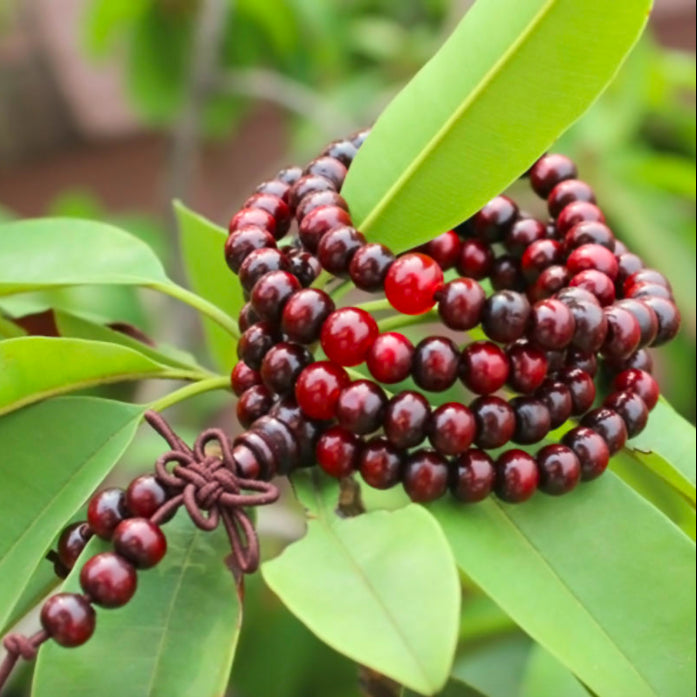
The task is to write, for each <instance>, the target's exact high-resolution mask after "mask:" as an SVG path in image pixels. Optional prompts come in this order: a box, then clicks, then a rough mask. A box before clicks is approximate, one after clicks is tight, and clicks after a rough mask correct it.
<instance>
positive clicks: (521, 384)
mask: <svg viewBox="0 0 697 697" xmlns="http://www.w3.org/2000/svg"><path fill="white" fill-rule="evenodd" d="M506 356H507V358H508V364H509V373H508V380H507V382H508V386H509V387H510V388H512V389H513V390H515V391H516V392H522V393H524V394H527V393H529V392H534V391H535V390H536V389H537V388H538V387H540V385H542V383H543V382H544V380H545V378H546V377H547V367H548V366H547V355H546V354H545V352H544V351H543V350H541V349H540V348H537V347H536V346H533V345H532V344H530V343H528V342H520V343H516V344H513V345H511V346H509V347H508V348H507V349H506Z"/></svg>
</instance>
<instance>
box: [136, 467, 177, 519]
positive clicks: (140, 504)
mask: <svg viewBox="0 0 697 697" xmlns="http://www.w3.org/2000/svg"><path fill="white" fill-rule="evenodd" d="M166 500H167V490H166V489H165V488H164V487H163V486H162V484H160V482H159V481H158V480H157V478H156V477H155V476H154V475H152V474H143V475H141V476H140V477H137V478H136V479H134V480H133V481H132V482H131V483H130V484H129V485H128V489H126V506H127V507H128V510H129V511H130V512H131V513H132V514H133V515H134V516H137V517H139V518H150V516H152V515H153V514H154V513H155V512H156V511H157V509H158V508H159V507H160V506H161V505H162V504H163V503H164V502H165V501H166Z"/></svg>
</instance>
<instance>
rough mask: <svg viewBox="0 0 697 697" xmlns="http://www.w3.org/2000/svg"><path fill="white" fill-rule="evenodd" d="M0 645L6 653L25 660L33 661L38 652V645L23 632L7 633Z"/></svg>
mask: <svg viewBox="0 0 697 697" xmlns="http://www.w3.org/2000/svg"><path fill="white" fill-rule="evenodd" d="M2 645H3V646H4V647H5V650H6V651H7V653H12V654H14V655H16V656H21V657H22V658H23V659H24V660H25V661H33V660H34V659H35V658H36V654H37V653H38V652H39V647H38V646H37V644H36V643H35V642H34V641H33V640H32V638H31V637H27V636H24V635H23V634H8V635H7V636H6V637H5V638H4V639H3V640H2Z"/></svg>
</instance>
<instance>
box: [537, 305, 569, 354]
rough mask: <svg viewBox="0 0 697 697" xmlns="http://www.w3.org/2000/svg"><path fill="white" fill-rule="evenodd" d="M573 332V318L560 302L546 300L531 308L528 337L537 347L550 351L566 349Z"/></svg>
mask: <svg viewBox="0 0 697 697" xmlns="http://www.w3.org/2000/svg"><path fill="white" fill-rule="evenodd" d="M575 331H576V322H575V320H574V316H573V315H572V314H571V310H569V308H568V307H567V306H566V305H565V304H564V303H563V302H561V301H560V300H556V299H554V298H548V299H547V300H540V301H539V302H536V303H535V304H534V305H533V306H532V312H531V314H530V333H529V337H530V339H531V341H533V342H534V343H535V344H537V345H538V346H540V347H542V348H544V349H547V350H550V351H558V350H560V349H563V348H566V347H567V346H568V345H569V344H570V343H571V340H572V339H573V338H574V333H575Z"/></svg>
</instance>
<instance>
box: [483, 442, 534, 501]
mask: <svg viewBox="0 0 697 697" xmlns="http://www.w3.org/2000/svg"><path fill="white" fill-rule="evenodd" d="M538 481H539V474H538V471H537V463H536V462H535V459H534V458H533V457H531V456H530V455H528V454H527V453H526V452H524V451H523V450H515V449H514V450H509V451H507V452H505V453H503V455H500V456H499V458H498V459H497V460H496V484H495V486H494V491H495V492H496V495H497V496H498V497H499V498H500V499H501V500H503V501H506V502H507V503H522V502H523V501H527V500H528V499H529V498H530V497H531V496H532V495H533V494H534V493H535V490H536V489H537V484H538Z"/></svg>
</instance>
